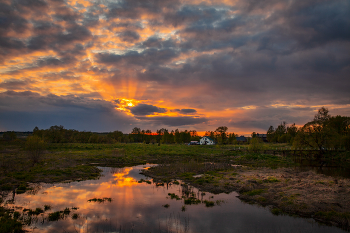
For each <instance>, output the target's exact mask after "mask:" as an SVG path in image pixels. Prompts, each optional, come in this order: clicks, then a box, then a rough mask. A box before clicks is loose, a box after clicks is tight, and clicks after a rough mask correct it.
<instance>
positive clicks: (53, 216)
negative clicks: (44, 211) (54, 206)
mask: <svg viewBox="0 0 350 233" xmlns="http://www.w3.org/2000/svg"><path fill="white" fill-rule="evenodd" d="M61 218H62V216H61V213H60V212H59V211H56V212H53V213H50V214H49V216H48V220H49V221H58V220H59V219H61Z"/></svg>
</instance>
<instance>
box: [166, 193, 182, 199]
mask: <svg viewBox="0 0 350 233" xmlns="http://www.w3.org/2000/svg"><path fill="white" fill-rule="evenodd" d="M168 196H170V198H171V199H176V200H181V198H180V197H179V196H178V195H176V194H175V193H168Z"/></svg>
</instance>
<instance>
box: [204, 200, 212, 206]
mask: <svg viewBox="0 0 350 233" xmlns="http://www.w3.org/2000/svg"><path fill="white" fill-rule="evenodd" d="M204 203H205V206H206V207H213V206H214V205H215V203H214V202H213V201H207V200H204Z"/></svg>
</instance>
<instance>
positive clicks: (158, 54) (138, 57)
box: [96, 48, 178, 65]
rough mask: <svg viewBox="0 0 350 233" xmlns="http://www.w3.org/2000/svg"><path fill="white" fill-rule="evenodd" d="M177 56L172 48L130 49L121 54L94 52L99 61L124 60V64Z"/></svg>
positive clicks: (114, 61)
mask: <svg viewBox="0 0 350 233" xmlns="http://www.w3.org/2000/svg"><path fill="white" fill-rule="evenodd" d="M177 56H178V53H177V52H176V51H174V50H172V49H159V50H158V49H153V48H150V49H146V50H144V51H143V52H140V53H139V52H137V51H131V52H127V53H125V54H123V55H117V54H111V53H99V54H96V58H97V61H98V62H99V63H106V64H112V63H119V62H125V63H126V64H134V65H147V64H155V63H158V64H159V63H163V62H166V61H169V60H170V59H172V58H175V57H177Z"/></svg>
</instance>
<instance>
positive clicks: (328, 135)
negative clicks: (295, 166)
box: [293, 107, 341, 155]
mask: <svg viewBox="0 0 350 233" xmlns="http://www.w3.org/2000/svg"><path fill="white" fill-rule="evenodd" d="M332 121H333V123H335V122H336V120H334V118H332V117H331V116H330V115H329V114H328V109H326V108H324V107H322V108H320V109H319V110H318V113H317V114H316V115H315V117H314V119H313V121H310V122H308V123H306V124H305V125H304V126H303V127H302V128H301V129H299V131H298V133H297V136H296V137H295V140H294V143H293V145H294V146H295V147H305V146H306V147H312V148H318V149H319V150H320V154H321V155H322V154H324V150H325V148H327V147H334V146H335V145H336V144H337V143H336V142H337V141H341V139H339V137H341V135H340V134H339V133H338V132H337V129H336V128H334V125H332V123H331V122H332Z"/></svg>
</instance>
